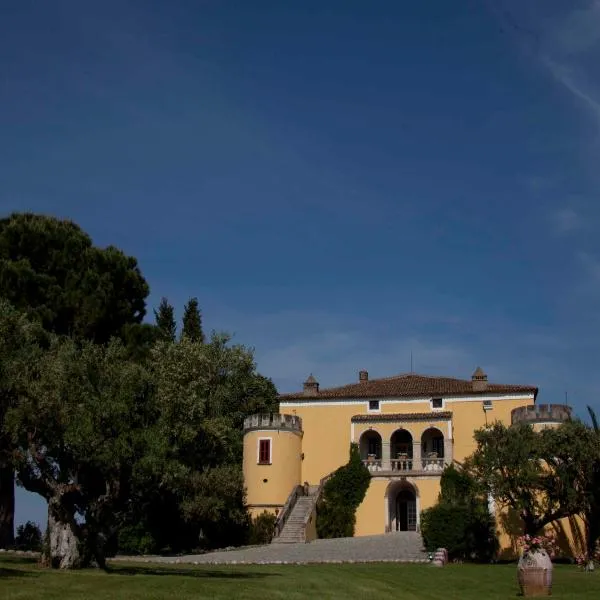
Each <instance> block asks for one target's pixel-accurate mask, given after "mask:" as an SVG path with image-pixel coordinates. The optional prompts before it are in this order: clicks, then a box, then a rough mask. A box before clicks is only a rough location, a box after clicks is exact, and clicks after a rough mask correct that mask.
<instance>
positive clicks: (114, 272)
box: [0, 213, 154, 545]
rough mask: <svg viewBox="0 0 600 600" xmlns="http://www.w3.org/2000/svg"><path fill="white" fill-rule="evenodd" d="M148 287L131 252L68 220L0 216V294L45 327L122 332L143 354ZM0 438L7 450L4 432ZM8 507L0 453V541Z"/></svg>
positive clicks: (8, 524)
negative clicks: (101, 244)
mask: <svg viewBox="0 0 600 600" xmlns="http://www.w3.org/2000/svg"><path fill="white" fill-rule="evenodd" d="M148 291H149V290H148V285H147V283H146V281H145V280H144V278H143V277H142V275H141V273H140V270H139V268H138V266H137V261H136V260H135V259H134V258H132V257H130V256H127V255H125V254H124V253H123V252H121V251H120V250H118V249H117V248H115V247H114V246H108V247H107V248H98V247H95V246H93V245H92V240H91V238H90V237H89V236H88V235H87V234H86V233H85V232H84V231H83V230H82V229H81V228H80V227H79V226H78V225H76V224H75V223H73V222H72V221H68V220H61V219H57V218H54V217H50V216H45V215H37V214H32V213H13V214H11V215H10V216H8V217H6V218H3V219H0V298H3V299H5V300H7V301H8V302H9V303H10V304H11V305H12V306H13V307H14V308H15V309H16V310H18V311H21V312H22V313H24V314H25V315H27V317H29V319H31V320H32V321H35V322H37V323H40V324H41V325H42V326H43V327H44V328H45V329H46V330H47V331H49V332H52V333H56V334H58V335H66V336H70V337H72V338H74V339H87V340H91V341H93V342H96V343H106V342H107V341H108V340H109V339H110V338H111V337H113V336H119V337H123V338H124V339H125V340H126V342H127V345H128V348H129V352H130V354H131V355H134V356H137V357H141V356H144V354H145V353H147V348H148V346H149V344H150V343H151V341H152V339H153V337H154V336H153V332H152V331H151V330H149V328H148V326H145V325H143V324H141V322H142V319H143V318H144V315H145V310H146V308H145V306H146V305H145V300H146V297H147V295H148ZM144 344H145V346H144ZM2 418H3V415H2V413H1V412H0V429H1V428H2ZM0 444H4V446H5V450H4V455H5V456H6V455H7V441H6V438H4V441H3V442H1V441H0ZM0 452H2V451H1V450H0ZM13 514H14V481H13V469H12V467H11V466H10V464H8V462H7V461H6V460H4V461H2V460H0V545H10V544H11V542H12V540H13V537H14V531H13V518H14V517H13Z"/></svg>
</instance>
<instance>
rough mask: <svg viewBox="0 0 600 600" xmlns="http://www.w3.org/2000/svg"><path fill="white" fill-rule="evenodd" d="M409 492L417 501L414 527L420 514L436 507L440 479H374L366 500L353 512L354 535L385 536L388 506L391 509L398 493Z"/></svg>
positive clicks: (434, 477)
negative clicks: (411, 490) (401, 491)
mask: <svg viewBox="0 0 600 600" xmlns="http://www.w3.org/2000/svg"><path fill="white" fill-rule="evenodd" d="M402 488H412V489H413V490H414V492H415V493H416V497H417V523H419V520H420V513H421V511H423V510H425V509H427V508H430V507H431V506H433V505H434V504H436V502H437V500H438V496H439V493H440V478H439V477H436V476H432V477H425V476H421V477H406V478H405V481H401V480H398V479H391V478H389V477H373V478H371V485H370V486H369V489H368V490H367V493H366V495H365V499H364V500H363V501H362V503H361V505H360V506H359V507H358V509H357V511H356V525H355V530H354V535H356V536H363V535H379V534H382V533H386V530H389V525H390V517H389V515H390V503H391V507H392V508H393V506H394V503H395V497H396V494H397V492H398V491H399V490H400V489H402Z"/></svg>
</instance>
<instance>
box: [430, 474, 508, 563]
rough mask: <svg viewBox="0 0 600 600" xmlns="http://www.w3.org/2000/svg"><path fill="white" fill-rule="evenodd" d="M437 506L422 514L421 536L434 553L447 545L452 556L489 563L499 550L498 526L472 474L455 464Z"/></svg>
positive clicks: (453, 557)
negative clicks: (456, 467)
mask: <svg viewBox="0 0 600 600" xmlns="http://www.w3.org/2000/svg"><path fill="white" fill-rule="evenodd" d="M440 483H441V488H442V489H441V493H440V498H439V502H438V504H437V505H435V506H433V507H432V508H429V509H427V510H425V511H423V512H422V513H421V535H422V536H423V543H424V545H425V548H426V549H427V550H428V551H429V552H432V551H434V550H436V549H437V548H446V549H447V550H448V557H449V558H450V559H451V560H452V559H455V558H458V559H462V560H477V561H483V562H488V561H490V560H491V559H493V558H494V556H495V555H496V552H497V550H498V540H497V538H496V527H495V521H494V519H493V517H492V516H491V515H490V513H489V510H488V506H487V502H486V500H485V499H484V498H482V497H481V496H480V495H479V494H478V490H477V486H476V484H475V482H474V480H473V479H472V478H471V477H470V475H469V474H468V473H466V472H464V471H459V470H457V469H455V468H454V466H450V467H447V468H446V469H445V470H444V473H443V474H442V478H441V482H440Z"/></svg>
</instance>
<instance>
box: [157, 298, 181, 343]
mask: <svg viewBox="0 0 600 600" xmlns="http://www.w3.org/2000/svg"><path fill="white" fill-rule="evenodd" d="M154 319H155V321H156V328H157V330H158V332H157V333H158V337H159V339H161V340H163V341H167V342H174V341H175V336H176V334H177V324H176V323H175V309H174V308H173V306H172V305H171V304H169V301H168V300H167V299H166V298H162V299H161V301H160V304H159V305H158V310H155V311H154Z"/></svg>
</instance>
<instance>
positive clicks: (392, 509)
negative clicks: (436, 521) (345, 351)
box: [244, 368, 568, 541]
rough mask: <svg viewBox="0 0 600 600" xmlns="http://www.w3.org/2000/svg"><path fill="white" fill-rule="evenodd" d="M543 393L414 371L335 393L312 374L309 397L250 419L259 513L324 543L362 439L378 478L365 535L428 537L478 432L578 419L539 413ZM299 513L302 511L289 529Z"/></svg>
mask: <svg viewBox="0 0 600 600" xmlns="http://www.w3.org/2000/svg"><path fill="white" fill-rule="evenodd" d="M537 392H538V390H537V388H536V387H534V386H528V385H504V384H496V383H490V382H488V379H487V376H486V374H485V373H484V372H483V371H482V370H481V369H480V368H478V369H477V370H476V371H475V373H473V375H472V377H471V378H470V379H465V380H463V379H453V378H449V377H430V376H424V375H417V374H413V373H411V374H407V375H400V376H396V377H388V378H384V379H372V380H371V379H369V375H368V373H367V372H366V371H361V372H360V373H359V377H358V382H355V383H352V384H349V385H345V386H342V387H336V388H330V389H320V388H319V384H318V382H317V381H316V379H315V378H314V377H313V376H312V375H311V376H310V377H309V378H308V379H307V380H306V381H305V383H304V389H303V390H302V391H301V392H298V393H293V394H284V395H282V396H280V404H279V410H280V412H281V413H282V414H275V415H253V416H252V417H248V419H246V422H245V436H244V478H245V483H246V488H247V502H248V506H249V509H250V511H251V513H252V514H254V515H255V514H258V513H261V512H263V511H264V510H268V511H273V512H275V513H276V514H278V516H279V518H278V524H279V529H281V530H291V531H280V532H279V533H281V534H282V535H283V533H286V535H287V540H288V541H299V540H305V541H308V540H310V539H312V538H314V535H315V533H314V520H315V504H316V499H317V497H318V494H319V493H320V485H322V482H323V481H324V480H325V478H327V477H328V476H329V475H330V474H331V473H332V472H333V471H335V470H336V469H337V468H338V467H340V466H341V465H343V464H345V463H346V462H347V461H348V451H349V446H350V443H351V442H356V443H357V444H358V445H359V448H360V453H361V457H362V459H363V461H364V463H365V465H366V466H367V467H368V469H369V471H370V472H371V476H372V480H371V485H370V486H369V489H368V491H367V494H366V496H365V499H364V500H363V502H362V504H361V505H360V506H359V508H358V510H357V513H356V528H355V535H357V536H364V535H375V534H383V533H388V532H396V531H398V532H410V531H417V532H418V531H419V521H420V514H421V511H423V510H424V509H426V508H429V507H430V506H433V505H434V504H435V503H436V502H437V499H438V494H439V492H440V475H441V472H442V470H443V468H444V466H445V465H448V464H451V463H452V462H453V461H457V462H459V463H460V462H461V461H463V460H464V459H465V458H466V457H467V456H469V455H470V454H471V453H472V452H473V451H474V450H475V441H474V438H473V433H474V431H475V430H477V429H479V428H481V427H484V426H485V425H486V424H491V423H492V422H494V421H502V422H504V423H506V424H510V423H511V422H513V421H516V420H528V421H529V422H532V423H536V424H538V425H536V426H543V425H548V424H552V423H556V422H558V421H560V420H563V419H564V418H565V417H566V416H567V415H568V410H567V409H566V408H565V407H558V409H556V407H553V406H551V407H543V406H536V405H535V400H536V396H537ZM559 409H565V410H564V411H563V412H561V411H560V410H559ZM557 411H558V412H557ZM294 506H297V508H296V509H295V513H300V514H295V515H294V518H293V519H290V524H289V526H288V527H283V525H284V524H285V522H286V521H287V520H288V517H289V515H290V514H291V509H292V508H293V507H294ZM292 522H293V523H292ZM292 524H293V526H292Z"/></svg>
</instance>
